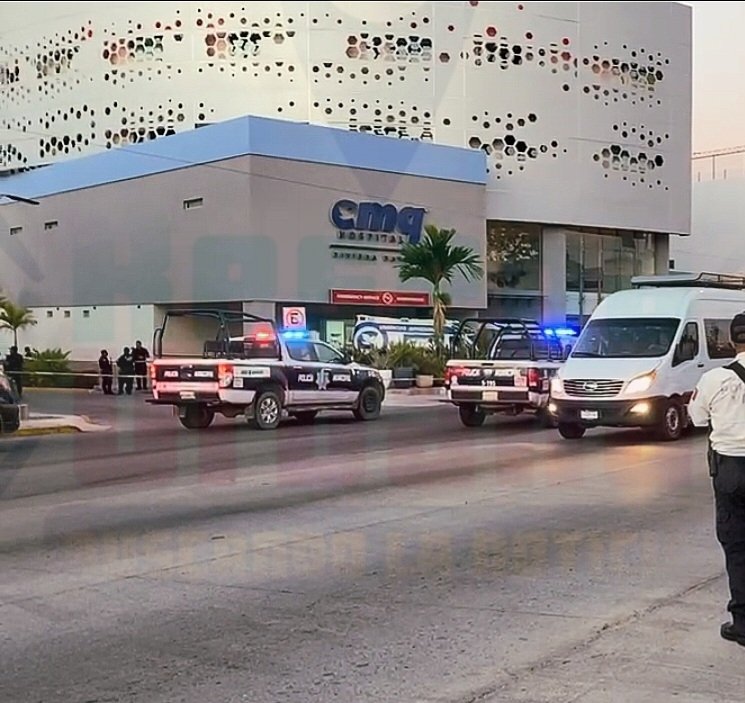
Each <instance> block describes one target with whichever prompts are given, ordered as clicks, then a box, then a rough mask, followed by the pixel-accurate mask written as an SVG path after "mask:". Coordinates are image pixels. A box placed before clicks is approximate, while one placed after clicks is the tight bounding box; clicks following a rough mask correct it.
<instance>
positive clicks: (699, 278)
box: [631, 272, 745, 290]
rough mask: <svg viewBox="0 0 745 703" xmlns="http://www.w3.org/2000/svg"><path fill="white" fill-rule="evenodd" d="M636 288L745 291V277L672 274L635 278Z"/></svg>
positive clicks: (713, 274)
mask: <svg viewBox="0 0 745 703" xmlns="http://www.w3.org/2000/svg"><path fill="white" fill-rule="evenodd" d="M631 285H632V286H633V287H634V288H644V287H646V288H728V289H730V290H743V289H745V276H738V275H735V274H729V273H707V272H702V273H670V274H667V275H660V276H634V277H633V278H632V279H631Z"/></svg>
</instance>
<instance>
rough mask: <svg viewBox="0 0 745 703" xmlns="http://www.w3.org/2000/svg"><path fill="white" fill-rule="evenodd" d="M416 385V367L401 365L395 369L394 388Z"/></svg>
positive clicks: (392, 384)
mask: <svg viewBox="0 0 745 703" xmlns="http://www.w3.org/2000/svg"><path fill="white" fill-rule="evenodd" d="M413 385H414V369H413V368H410V367H400V368H397V369H393V380H392V383H391V386H392V387H393V388H411V387H412V386H413Z"/></svg>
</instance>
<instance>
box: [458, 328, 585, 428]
mask: <svg viewBox="0 0 745 703" xmlns="http://www.w3.org/2000/svg"><path fill="white" fill-rule="evenodd" d="M574 335H575V333H574V331H573V330H570V329H544V328H542V327H541V326H540V325H539V324H538V323H537V322H536V321H534V320H522V319H512V318H510V319H503V318H494V319H487V318H470V319H467V320H464V321H463V322H462V323H461V325H460V328H459V329H458V332H457V333H456V335H455V337H454V339H453V343H452V345H451V353H452V355H453V356H455V357H456V358H452V359H451V360H450V361H448V362H447V365H446V369H445V387H446V390H447V400H446V402H448V403H451V404H453V405H455V406H457V408H458V411H459V414H460V420H461V422H462V423H463V424H464V425H465V426H466V427H479V426H481V425H483V424H484V421H485V419H486V416H487V415H491V414H494V413H503V414H508V415H518V414H520V413H522V412H525V411H528V412H533V413H535V415H536V416H537V417H538V418H539V420H540V421H541V422H542V423H543V424H544V425H545V426H546V427H553V426H554V424H555V422H554V420H553V417H552V416H551V415H550V413H549V412H548V404H549V392H550V383H551V379H552V378H553V376H554V375H555V374H556V372H557V371H558V370H559V368H560V367H561V365H562V363H563V361H564V359H565V358H566V356H567V354H568V351H569V350H570V347H569V345H568V344H567V342H566V340H567V338H571V337H573V336H574Z"/></svg>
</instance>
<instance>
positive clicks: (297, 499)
mask: <svg viewBox="0 0 745 703" xmlns="http://www.w3.org/2000/svg"><path fill="white" fill-rule="evenodd" d="M30 399H31V403H32V406H34V409H36V410H40V409H41V408H42V407H43V409H45V410H47V411H49V412H76V413H84V414H88V415H90V416H92V417H93V418H94V419H100V420H103V421H106V422H109V423H111V424H113V425H114V427H115V429H114V430H112V431H111V432H107V433H104V434H92V435H69V436H59V437H44V438H31V437H29V438H19V439H4V440H3V441H2V442H0V662H2V669H1V670H0V671H1V673H0V701H3V703H6V702H7V703H15V702H18V703H20V702H24V703H25V702H27V701H28V702H34V703H39V702H43V703H47V702H48V703H53V702H54V703H56V702H57V701H65V702H68V701H70V702H75V703H78V702H79V703H93V702H94V701H95V702H104V701H117V702H118V701H122V702H124V701H126V702H128V703H129V702H137V703H139V702H142V703H145V702H147V703H172V702H175V701H183V702H185V703H205V702H206V703H233V702H237V701H249V702H250V703H265V702H266V703H275V702H277V701H289V702H292V703H295V702H306V701H336V700H338V701H344V702H345V703H346V702H352V703H354V702H356V701H361V702H362V701H365V702H366V701H375V702H376V703H377V702H381V703H382V702H385V703H388V702H390V703H393V702H394V701H395V702H401V701H403V702H415V701H416V702H423V701H439V702H440V703H446V702H447V703H461V702H462V703H465V702H467V701H469V702H470V701H474V702H475V701H499V702H500V703H503V702H509V703H512V702H513V701H514V702H518V701H519V702H521V703H523V702H524V703H527V702H528V701H530V702H531V703H544V702H545V703H549V702H550V703H554V702H556V701H562V702H563V701H566V702H567V703H569V701H572V702H574V701H581V702H582V703H606V702H608V703H610V702H611V701H612V702H614V703H615V702H616V701H624V702H627V701H634V703H645V702H646V701H649V702H650V703H651V702H652V701H654V702H655V703H659V701H668V700H669V701H672V700H675V701H690V702H691V703H694V702H695V703H701V702H703V701H707V702H709V701H712V700H717V701H738V703H740V702H741V700H742V687H743V683H745V681H744V679H745V676H743V674H742V673H741V671H742V656H743V654H744V653H745V652H743V650H742V649H741V648H739V647H737V646H735V645H732V644H728V643H724V642H723V641H721V640H720V639H718V634H717V629H718V624H719V622H720V621H721V620H722V619H723V618H724V603H725V600H726V589H725V584H724V581H723V578H722V560H721V555H720V553H719V551H718V547H717V545H716V542H715V540H714V536H713V529H712V524H711V523H712V509H711V495H710V487H709V482H708V477H707V475H706V471H705V469H704V467H703V460H702V457H703V450H704V443H703V439H702V438H701V437H700V436H698V437H691V438H687V439H685V440H683V441H681V442H678V443H675V444H670V445H661V444H655V443H651V442H649V441H648V440H646V438H645V437H644V436H643V435H641V434H639V433H636V432H629V431H617V432H594V433H590V434H588V435H587V436H586V438H585V439H583V440H581V441H580V442H566V441H562V440H560V439H558V437H557V436H556V434H555V432H553V431H547V430H539V429H537V428H536V426H535V425H534V424H533V423H532V422H530V421H525V420H521V419H519V418H518V419H514V420H499V421H493V420H492V421H489V422H488V424H487V425H486V426H485V427H483V428H480V429H477V430H467V429H465V428H462V427H461V426H460V424H459V422H458V420H457V417H456V416H455V414H454V411H453V410H452V409H450V408H447V407H443V408H426V409H422V408H412V409H396V410H389V411H387V412H386V413H385V415H384V417H383V418H381V420H380V421H378V422H375V423H369V424H358V423H355V422H351V421H350V420H349V419H348V418H346V417H344V416H340V417H338V418H331V419H329V420H325V421H323V422H320V423H318V424H317V425H316V426H313V427H303V426H298V425H294V424H292V423H288V424H287V425H286V426H284V427H282V428H280V429H279V430H278V431H277V432H273V433H260V432H255V431H252V430H250V429H248V428H247V427H246V426H245V425H243V424H241V423H240V422H237V421H225V422H220V423H218V424H217V425H216V426H215V427H213V428H211V429H210V430H208V431H207V432H204V433H198V434H192V433H189V432H187V431H185V430H182V429H181V428H180V427H179V426H178V424H177V423H176V421H175V419H174V418H172V417H171V416H170V415H169V412H168V410H164V409H162V408H149V407H146V406H144V405H143V404H142V400H141V398H115V399H111V398H102V397H100V396H88V395H86V394H82V395H75V394H63V393H59V394H51V393H49V394H47V393H44V394H39V393H36V394H33V393H32V394H31V395H30Z"/></svg>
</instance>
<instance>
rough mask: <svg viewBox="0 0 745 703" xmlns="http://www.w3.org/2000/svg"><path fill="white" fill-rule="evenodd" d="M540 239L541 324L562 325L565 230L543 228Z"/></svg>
mask: <svg viewBox="0 0 745 703" xmlns="http://www.w3.org/2000/svg"><path fill="white" fill-rule="evenodd" d="M541 239H542V254H541V278H542V281H543V324H544V325H563V324H565V323H566V314H567V292H566V284H567V261H566V247H567V238H566V230H565V229H564V228H563V227H544V228H543V233H542V235H541Z"/></svg>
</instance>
